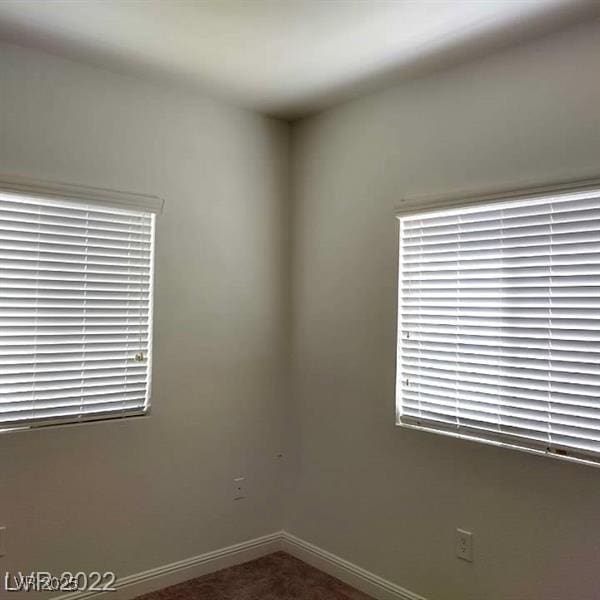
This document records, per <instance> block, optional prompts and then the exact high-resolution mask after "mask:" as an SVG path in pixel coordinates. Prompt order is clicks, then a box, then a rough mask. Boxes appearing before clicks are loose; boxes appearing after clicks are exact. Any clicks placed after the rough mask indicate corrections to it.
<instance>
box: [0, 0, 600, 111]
mask: <svg viewBox="0 0 600 600" xmlns="http://www.w3.org/2000/svg"><path fill="white" fill-rule="evenodd" d="M597 11H598V3H597V2H596V0H518V1H509V0H505V1H484V2H474V1H472V0H427V1H422V0H369V1H368V2H367V1H364V0H333V1H321V0H295V1H281V0H253V1H252V2H235V1H221V0H207V1H203V2H198V1H195V0H146V1H144V2H136V1H131V2H124V1H121V0H83V1H79V2H72V1H70V0H51V1H48V0H3V1H2V2H1V3H0V37H2V38H3V39H4V40H6V41H10V42H13V43H17V44H22V45H26V46H27V45H29V46H32V47H35V48H38V49H40V50H43V51H47V52H51V53H55V54H57V55H59V56H63V57H66V58H72V59H75V60H80V61H84V62H88V63H90V64H93V65H95V66H99V67H103V68H108V69H112V70H115V71H117V72H122V73H124V74H128V75H134V76H141V77H149V78H152V79H155V80H156V81H163V82H167V83H170V84H174V85H178V86H181V87H185V88H188V89H192V90H195V91H201V92H203V93H204V94H209V95H213V94H216V95H221V96H222V97H223V98H226V99H228V100H229V101H231V102H234V103H236V104H240V105H242V106H245V107H246V108H250V109H253V110H257V111H259V112H264V113H267V114H270V115H273V116H277V117H281V118H284V119H294V118H298V117H302V116H306V115H308V114H310V113H313V112H315V111H317V110H321V109H323V108H325V107H328V106H332V105H334V104H336V103H339V102H341V101H343V100H346V99H348V98H352V97H355V96H356V95H358V94H362V93H364V92H367V91H370V90H373V89H376V88H378V87H382V86H385V85H386V84H388V83H389V82H397V81H398V80H399V79H401V78H411V77H417V76H423V75H425V74H426V73H428V72H431V71H433V70H436V69H441V68H444V67H448V66H450V65H452V64H456V63H458V62H461V61H465V60H469V59H473V58H476V57H478V56H482V55H484V54H485V53H489V52H491V51H493V50H498V49H499V48H502V47H506V46H509V45H514V44H515V43H518V42H523V41H527V40H530V39H532V38H534V37H536V36H541V35H543V34H547V33H549V32H552V31H554V30H557V29H560V28H561V27H565V26H567V25H569V24H572V23H574V22H576V21H579V20H583V19H586V18H589V16H590V15H592V14H593V13H594V12H597Z"/></svg>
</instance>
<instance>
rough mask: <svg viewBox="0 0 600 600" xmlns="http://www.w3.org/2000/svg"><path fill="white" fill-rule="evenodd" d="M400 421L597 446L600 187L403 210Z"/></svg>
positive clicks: (520, 443)
mask: <svg viewBox="0 0 600 600" xmlns="http://www.w3.org/2000/svg"><path fill="white" fill-rule="evenodd" d="M399 264H400V276H399V328H398V330H399V333H398V368H397V373H398V385H397V410H398V419H399V422H400V423H401V424H406V425H409V426H416V427H420V428H427V429H431V430H436V431H442V432H447V433H452V434H454V435H459V436H466V437H470V438H476V439H480V440H485V441H490V442H500V443H507V444H510V445H513V446H517V447H523V448H528V449H533V450H537V451H543V452H550V453H555V454H559V455H565V454H566V455H568V456H573V457H575V458H581V459H585V460H594V461H598V460H599V459H600V189H593V190H585V191H580V192H571V193H567V192H562V193H558V194H554V195H547V196H544V197H539V196H538V197H535V198H529V199H527V198H525V199H516V200H510V201H507V202H501V203H498V202H494V203H488V204H479V205H475V206H469V207H466V208H455V209H451V210H437V211H434V212H428V213H421V214H414V215H410V216H404V217H400V261H399Z"/></svg>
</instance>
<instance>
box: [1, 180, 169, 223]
mask: <svg viewBox="0 0 600 600" xmlns="http://www.w3.org/2000/svg"><path fill="white" fill-rule="evenodd" d="M0 192H6V193H11V192H12V193H15V194H24V195H27V196H31V197H33V198H39V199H42V200H43V199H53V200H65V201H68V202H76V203H77V202H81V203H85V202H89V203H93V204H98V205H100V206H109V207H114V208H124V209H130V210H141V211H145V212H149V213H153V214H155V215H160V214H162V212H163V208H164V203H165V201H164V199H163V198H161V197H159V196H154V195H150V194H139V193H135V192H124V191H121V190H113V189H110V188H100V187H92V186H87V185H80V184H72V183H63V182H58V181H50V180H43V179H31V178H28V177H22V176H20V175H0Z"/></svg>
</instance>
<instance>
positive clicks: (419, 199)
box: [394, 177, 600, 468]
mask: <svg viewBox="0 0 600 600" xmlns="http://www.w3.org/2000/svg"><path fill="white" fill-rule="evenodd" d="M599 188H600V177H590V178H583V179H575V180H566V181H565V180H561V181H558V182H554V183H551V184H530V185H527V184H522V185H521V186H518V187H516V186H515V187H498V188H496V189H491V190H490V189H489V188H488V189H487V190H486V191H481V190H480V191H473V190H471V191H465V192H462V193H461V191H460V190H456V191H454V192H452V193H451V194H447V195H415V196H408V197H406V198H403V199H401V200H400V205H399V206H398V207H397V208H396V210H395V211H394V215H395V217H396V220H397V222H398V255H397V256H398V267H397V276H398V288H397V296H396V310H397V314H396V326H397V330H396V356H395V367H396V377H395V389H394V409H395V425H396V426H397V427H401V428H403V429H412V430H418V431H423V432H427V433H434V434H437V435H442V436H445V437H451V438H455V439H461V440H465V441H470V442H477V443H480V444H485V445H488V446H495V447H500V448H507V449H510V450H517V451H520V452H526V453H528V454H534V455H537V456H549V457H551V458H554V459H558V460H562V461H567V462H574V463H577V464H585V465H589V466H593V467H596V468H600V456H598V457H597V458H595V459H594V458H592V455H590V454H589V453H588V454H586V453H583V452H578V451H577V450H575V449H573V448H569V449H568V453H563V452H564V451H563V449H561V448H556V447H554V448H552V449H548V448H547V446H546V444H544V443H542V442H539V443H538V442H536V441H535V440H528V441H527V443H523V439H522V438H518V437H515V443H511V440H510V437H511V436H510V435H507V434H503V435H501V436H498V438H497V439H493V436H491V435H489V434H488V435H489V437H487V438H486V437H480V436H477V435H475V434H473V435H471V432H469V428H468V427H464V428H463V430H462V431H461V432H459V431H456V430H455V428H453V427H451V426H445V425H444V424H443V423H440V424H438V425H436V426H435V427H432V426H431V425H429V424H428V423H423V424H421V423H419V421H418V419H411V418H409V419H408V422H407V420H404V421H403V420H402V417H401V415H400V410H399V408H400V403H399V392H398V390H399V389H400V387H401V384H400V379H401V371H400V369H399V368H398V364H399V360H400V356H401V341H402V338H401V321H400V315H399V314H398V308H399V302H400V297H401V279H400V276H401V257H402V240H401V237H400V219H401V218H403V217H407V216H411V215H415V214H427V213H431V212H436V211H440V210H452V209H459V208H466V207H469V206H477V205H478V204H487V205H490V204H494V203H496V202H497V203H498V204H501V203H504V202H510V201H515V200H520V199H522V200H531V199H535V198H538V197H544V196H548V195H551V194H553V193H567V192H573V193H577V192H582V191H586V190H591V189H599ZM411 421H412V422H411Z"/></svg>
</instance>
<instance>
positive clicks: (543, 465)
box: [285, 22, 600, 600]
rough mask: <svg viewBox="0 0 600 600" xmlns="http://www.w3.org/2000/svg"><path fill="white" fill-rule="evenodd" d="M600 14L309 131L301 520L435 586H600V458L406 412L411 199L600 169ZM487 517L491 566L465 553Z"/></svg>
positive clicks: (295, 492)
mask: <svg viewBox="0 0 600 600" xmlns="http://www.w3.org/2000/svg"><path fill="white" fill-rule="evenodd" d="M599 64H600V24H598V23H597V22H596V23H589V24H586V25H584V26H580V27H578V28H577V29H573V30H570V31H568V32H563V33H562V34H560V35H555V36H553V37H552V38H548V39H546V40H538V41H536V42H535V43H531V44H529V45H527V46H522V47H520V48H513V49H511V50H510V51H504V52H502V53H499V54H496V55H494V56H489V57H487V58H486V59H484V60H480V61H478V62H473V63H471V64H468V65H466V64H465V65H463V66H461V67H460V68H454V69H453V70H451V71H446V72H444V73H439V74H437V75H434V76H430V77H428V78H426V79H421V80H419V81H413V82H411V83H403V84H402V85H400V86H398V87H396V88H393V89H389V90H387V91H385V92H382V93H377V94H374V95H371V96H369V97H364V98H362V99H360V100H358V101H354V102H351V103H348V104H346V105H343V106H340V107H338V108H335V109H332V110H329V111H327V112H325V113H323V114H321V115H319V116H316V117H313V118H309V119H307V120H304V121H301V122H299V123H298V124H296V126H295V128H294V131H293V151H292V154H293V171H292V177H293V190H294V200H293V209H292V224H293V230H292V239H293V250H292V265H293V271H292V273H293V286H292V299H293V311H292V318H293V320H292V378H293V391H294V394H293V404H292V412H291V413H290V422H291V423H293V424H294V425H295V427H296V436H295V444H296V445H297V453H296V455H295V460H294V471H295V475H296V477H297V479H296V483H295V486H294V487H293V489H292V490H291V491H290V495H289V499H290V503H289V506H288V510H287V512H286V517H285V521H286V522H285V528H286V529H287V530H288V531H290V532H291V533H293V534H296V535H298V536H300V537H302V538H304V539H307V540H310V541H311V542H312V543H314V544H316V545H317V546H320V547H322V548H325V549H327V550H329V551H331V552H333V553H335V554H337V555H339V556H342V557H344V558H345V559H348V560H350V561H352V562H354V563H356V564H359V565H361V566H362V567H363V568H366V569H368V570H370V571H373V572H375V573H376V574H378V575H380V576H383V577H385V578H387V579H389V580H392V581H394V582H396V583H398V584H400V585H402V586H404V587H406V588H408V589H411V590H413V591H414V592H417V593H419V594H422V595H423V596H425V597H427V598H428V599H429V600H559V599H564V598H571V599H573V600H593V599H594V598H597V597H598V590H599V589H600V569H599V568H598V565H599V561H600V518H599V516H598V503H599V501H600V470H597V469H593V468H590V467H586V466H580V465H574V464H565V463H561V462H558V461H555V460H552V459H549V458H546V457H537V456H531V455H527V454H524V453H519V452H516V451H511V450H504V449H499V448H494V447H489V446H484V445H480V444H475V443H472V442H466V441H461V440H455V439H450V438H446V437H442V436H437V435H433V434H428V433H423V432H418V431H410V430H405V429H401V428H398V427H396V426H395V425H394V377H395V344H396V298H397V291H396V286H397V224H396V220H395V218H394V211H395V208H396V207H398V206H399V204H400V200H401V198H403V197H409V196H414V195H417V194H433V195H436V194H451V193H452V191H453V190H464V189H473V190H485V189H486V188H487V187H492V188H495V187H497V186H512V185H517V186H518V185H520V184H522V183H523V182H546V181H555V180H557V179H558V180H560V179H561V178H567V177H578V176H590V175H592V174H595V175H599V174H600V173H599V169H600V162H599V158H600V77H598V65H599ZM457 527H462V528H464V529H467V530H471V531H473V532H474V540H475V543H474V545H475V562H474V563H472V564H469V563H466V562H463V561H460V560H458V559H457V558H456V557H455V556H454V531H455V529H456V528H457Z"/></svg>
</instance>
